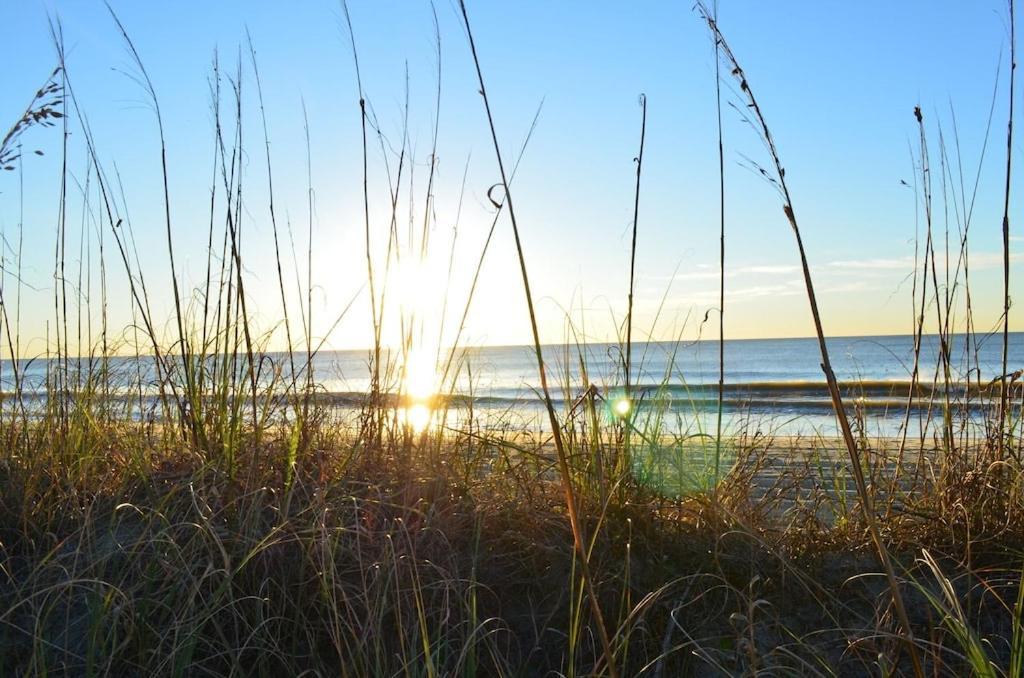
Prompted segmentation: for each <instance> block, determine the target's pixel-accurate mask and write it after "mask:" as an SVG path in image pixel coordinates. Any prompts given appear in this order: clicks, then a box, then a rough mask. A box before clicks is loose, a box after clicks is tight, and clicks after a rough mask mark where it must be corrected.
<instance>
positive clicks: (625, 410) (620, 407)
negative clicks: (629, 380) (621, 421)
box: [613, 398, 633, 417]
mask: <svg viewBox="0 0 1024 678" xmlns="http://www.w3.org/2000/svg"><path fill="white" fill-rule="evenodd" d="M613 407H614V408H615V414H617V415H619V416H620V417H624V416H626V415H627V414H629V411H630V410H631V409H632V407H633V406H632V404H631V403H630V402H629V398H619V399H618V400H616V401H615V404H614V405H613Z"/></svg>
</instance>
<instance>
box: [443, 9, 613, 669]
mask: <svg viewBox="0 0 1024 678" xmlns="http://www.w3.org/2000/svg"><path fill="white" fill-rule="evenodd" d="M459 8H460V10H461V11H462V19H463V24H464V26H465V27H466V37H467V38H468V39H469V49H470V52H471V53H472V56H473V65H474V67H475V68H476V74H477V80H478V82H479V83H480V96H481V97H482V98H483V101H484V111H485V112H486V114H487V124H488V126H489V127H490V131H491V140H492V142H493V144H494V155H495V158H496V160H497V163H498V171H499V172H500V174H501V185H502V188H503V189H504V199H503V201H502V202H503V204H507V205H508V217H509V221H510V222H511V224H512V235H513V237H514V238H515V243H516V254H517V256H518V259H519V270H520V272H521V274H522V278H523V291H524V292H525V294H526V307H527V310H528V312H529V316H530V331H531V333H532V334H533V347H534V352H535V354H536V358H537V371H538V373H539V376H540V387H541V393H542V395H543V398H544V407H545V409H546V410H547V414H548V420H549V422H550V424H551V433H552V438H553V439H554V441H555V454H556V455H557V457H558V471H559V475H560V476H561V480H562V489H563V491H564V492H565V503H566V509H567V511H568V513H569V523H570V526H571V527H572V534H573V541H574V542H575V545H576V550H577V552H578V553H579V559H580V570H581V572H582V574H583V585H584V587H585V588H586V589H587V596H588V597H589V599H590V606H591V613H592V614H593V615H594V619H595V621H596V624H597V631H598V635H599V638H600V640H601V648H602V652H603V653H604V659H605V664H606V668H607V670H608V674H609V675H610V676H612V678H615V677H616V676H617V675H618V671H617V669H616V667H615V653H614V652H613V651H612V647H611V641H610V640H609V637H608V627H607V626H606V625H605V622H604V615H603V614H602V612H601V604H600V601H599V600H598V596H597V590H596V583H595V582H594V578H593V573H592V572H591V571H590V558H589V553H588V551H587V547H586V543H587V540H586V538H585V537H584V535H583V526H582V525H581V524H580V520H579V516H578V515H577V510H578V504H577V502H576V492H575V490H574V489H573V481H572V474H571V473H570V471H569V462H568V456H567V453H566V450H565V448H564V445H563V442H562V433H561V427H560V425H559V423H558V415H557V414H555V406H554V403H553V402H552V400H551V392H550V390H549V389H548V378H547V369H546V368H545V366H544V353H543V351H542V349H541V342H540V333H539V331H538V330H537V315H536V313H535V312H534V308H533V295H532V294H531V292H530V278H529V275H528V274H527V272H526V257H525V255H524V253H523V246H522V241H521V240H520V237H519V225H518V223H517V222H516V217H515V208H514V207H513V203H512V193H511V189H510V186H509V181H508V175H507V174H506V173H505V164H504V161H503V160H502V156H501V145H500V144H499V143H498V133H497V130H496V129H495V126H494V116H493V115H492V114H491V103H490V100H489V99H488V98H487V87H486V85H485V84H484V75H483V70H482V69H481V66H480V59H479V57H478V56H477V51H476V44H475V43H474V41H473V31H472V29H471V28H470V23H469V13H468V10H467V9H466V2H465V0H459Z"/></svg>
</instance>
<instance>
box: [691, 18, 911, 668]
mask: <svg viewBox="0 0 1024 678" xmlns="http://www.w3.org/2000/svg"><path fill="white" fill-rule="evenodd" d="M698 7H699V9H700V12H701V15H702V17H703V18H704V20H705V22H706V23H707V25H708V28H709V29H710V30H711V32H712V34H713V35H714V36H715V40H716V42H718V44H719V45H720V47H721V56H723V57H724V58H725V60H726V64H727V65H728V66H729V68H730V70H731V73H732V75H733V77H734V78H735V79H736V81H737V83H738V84H739V87H740V91H741V92H742V95H743V96H744V97H745V98H746V100H747V104H748V109H749V111H750V114H751V116H752V117H751V120H752V122H753V123H754V124H755V129H756V130H757V131H758V132H759V134H760V135H761V138H762V140H763V141H764V143H765V146H766V148H767V150H768V153H769V155H770V156H771V162H772V166H773V169H774V176H773V177H770V180H771V181H772V183H773V185H775V186H776V187H777V188H778V190H779V192H780V194H781V197H782V200H783V204H782V208H783V212H785V214H786V219H787V221H788V222H789V225H790V227H791V228H792V230H793V235H794V237H795V238H796V246H797V250H798V252H799V254H800V266H801V269H802V271H803V278H804V286H805V288H806V290H807V300H808V302H809V303H810V307H811V315H812V316H813V318H814V330H815V334H816V335H817V339H818V347H819V349H820V351H821V369H822V371H823V372H824V373H825V381H826V383H827V384H828V390H829V395H830V396H831V399H832V409H833V410H834V411H835V414H836V418H837V419H838V421H839V427H840V429H841V431H842V435H843V442H844V443H845V445H846V450H847V452H848V453H849V458H850V467H851V471H852V472H853V478H854V482H855V483H856V487H857V495H858V497H859V498H860V501H861V507H862V509H863V513H864V520H865V523H866V524H867V527H868V530H869V532H870V534H871V540H872V541H873V542H874V545H875V548H876V550H877V551H878V555H879V558H880V559H881V561H882V566H883V567H884V568H885V573H886V577H887V578H888V581H889V588H890V590H891V593H892V597H893V604H894V605H895V607H896V613H897V616H898V617H899V621H900V624H901V626H902V631H901V632H902V634H903V637H904V639H905V641H906V642H905V645H906V647H907V651H908V653H909V655H910V659H911V662H912V664H913V668H914V674H915V675H916V676H918V678H923V676H924V669H923V668H922V665H921V660H920V658H919V657H918V652H917V647H916V645H915V644H914V635H913V633H914V632H913V629H912V628H911V625H910V619H909V617H908V616H907V611H906V607H905V605H904V603H903V595H902V594H901V592H900V587H899V582H898V580H897V578H896V572H895V569H894V568H893V565H892V562H891V560H890V558H889V552H888V550H887V549H886V547H885V544H884V543H883V542H882V537H881V533H880V531H879V529H878V524H877V516H876V514H875V509H874V498H873V496H872V494H871V492H870V491H869V490H868V487H867V483H866V482H865V480H864V469H863V465H862V464H863V461H862V459H861V454H860V451H859V450H858V448H857V443H856V441H855V440H854V437H853V431H852V429H851V428H850V422H849V419H848V418H847V415H846V409H845V407H844V405H843V397H842V394H841V393H840V391H839V384H838V383H837V381H836V376H835V373H834V372H833V371H832V362H831V360H829V354H828V345H827V344H826V342H825V330H824V328H823V327H822V323H821V315H820V313H819V311H818V302H817V299H816V298H815V294H814V282H813V281H812V279H811V269H810V264H809V263H808V260H807V254H806V253H805V251H804V244H803V239H802V238H801V236H800V226H799V224H798V223H797V218H796V211H795V209H794V208H793V200H792V198H791V197H790V193H789V186H788V185H787V183H786V171H785V169H784V168H783V166H782V161H781V159H780V158H779V154H778V151H777V150H776V146H775V141H774V139H773V137H772V134H771V130H770V129H769V127H768V123H767V122H766V120H765V118H764V115H763V114H762V112H761V107H760V105H759V104H758V101H757V98H756V97H755V96H754V92H753V90H752V89H751V88H750V84H749V82H748V81H747V77H746V74H745V73H744V72H743V69H742V68H741V67H740V63H739V61H738V60H737V59H736V57H735V55H734V54H733V52H732V50H731V49H730V48H729V44H728V43H727V42H726V40H725V38H724V36H723V35H722V33H721V31H720V30H719V27H718V24H717V22H716V21H715V19H714V16H713V14H712V13H711V12H709V11H708V9H707V7H706V6H705V5H704V4H703V3H698ZM765 176H769V175H765Z"/></svg>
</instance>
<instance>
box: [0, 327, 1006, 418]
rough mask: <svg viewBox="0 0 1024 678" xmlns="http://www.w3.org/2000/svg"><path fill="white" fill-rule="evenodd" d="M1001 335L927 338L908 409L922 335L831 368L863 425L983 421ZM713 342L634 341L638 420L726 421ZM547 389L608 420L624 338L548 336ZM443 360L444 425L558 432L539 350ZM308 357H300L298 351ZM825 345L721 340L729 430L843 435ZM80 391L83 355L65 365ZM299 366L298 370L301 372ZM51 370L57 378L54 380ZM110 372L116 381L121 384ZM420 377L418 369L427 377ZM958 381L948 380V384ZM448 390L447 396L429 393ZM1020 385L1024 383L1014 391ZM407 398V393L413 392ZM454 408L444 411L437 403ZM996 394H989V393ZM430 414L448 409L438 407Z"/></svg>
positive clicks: (345, 375) (393, 377)
mask: <svg viewBox="0 0 1024 678" xmlns="http://www.w3.org/2000/svg"><path fill="white" fill-rule="evenodd" d="M1001 339H1002V337H1001V335H999V334H992V335H987V336H980V335H979V336H977V337H971V339H970V341H968V337H967V336H966V335H956V336H953V337H951V341H950V350H949V355H950V370H949V375H948V377H947V375H946V374H945V370H944V369H941V368H940V367H939V366H940V365H941V361H940V360H939V354H940V345H939V338H938V337H937V336H935V335H926V336H924V337H923V339H922V345H921V352H920V361H919V364H920V371H919V374H918V377H917V379H916V384H917V385H916V387H915V401H914V404H913V406H912V407H911V408H910V413H909V416H908V413H907V412H908V408H907V402H908V395H909V392H910V386H911V379H912V373H913V365H914V338H913V336H909V335H905V336H875V337H835V338H831V339H829V340H828V347H829V352H830V355H831V358H832V363H833V369H834V371H835V374H836V377H837V379H838V380H839V382H840V384H841V388H842V391H843V394H844V396H845V398H846V405H847V408H848V411H849V412H850V414H851V415H856V416H857V417H858V421H859V422H860V423H859V425H861V426H863V427H864V428H865V429H866V432H868V433H870V434H876V435H895V434H897V433H899V432H900V431H901V428H902V427H903V426H904V425H906V426H907V428H908V431H910V432H911V433H915V434H916V433H919V432H921V431H922V430H926V429H928V428H929V427H930V426H932V425H933V424H934V422H935V421H937V420H941V416H942V411H943V407H944V406H945V404H946V402H947V398H948V402H949V404H950V406H951V409H952V410H953V411H955V412H956V413H957V416H958V417H959V419H960V420H961V421H962V422H967V423H974V424H980V422H981V421H982V419H983V414H984V411H985V407H986V406H985V404H984V402H985V401H986V399H985V398H982V397H979V395H983V394H985V393H986V392H988V393H991V392H992V386H991V382H992V380H993V379H995V378H996V377H998V376H999V374H1000V371H1001V369H1000V368H1001V355H1002V343H1001ZM718 351H719V346H718V342H717V341H714V340H705V341H696V342H683V341H680V342H644V343H636V344H634V346H633V357H632V364H633V369H632V375H631V379H630V395H631V398H630V403H631V408H630V409H631V412H630V417H631V421H632V423H633V425H634V426H637V427H638V428H639V427H645V428H651V427H657V428H658V429H659V430H660V431H664V432H673V433H701V432H713V431H714V430H715V425H716V417H717V398H718ZM543 354H544V358H545V362H546V364H547V366H548V378H549V382H550V386H551V391H552V396H553V398H554V400H555V405H556V407H557V408H558V411H559V413H560V414H561V415H562V417H563V419H564V418H569V417H572V416H576V415H577V414H578V412H579V408H578V407H575V408H574V405H578V401H579V399H580V398H581V396H583V395H584V393H586V392H587V389H588V387H590V386H592V387H593V390H592V392H593V393H596V394H597V398H598V402H600V403H601V404H602V409H603V410H604V413H605V415H606V416H608V417H615V416H617V414H616V412H615V409H616V408H617V407H619V406H621V405H622V401H623V399H624V398H625V393H624V389H625V380H624V378H623V356H622V349H621V347H620V346H619V345H618V344H600V343H595V344H587V345H584V346H576V345H547V346H544V347H543ZM370 356H371V354H370V352H369V351H326V352H321V353H319V354H318V355H317V356H316V358H315V359H314V361H313V374H314V381H315V382H316V384H317V385H318V393H319V394H320V396H319V397H321V398H323V399H324V401H326V402H329V403H331V404H333V406H335V407H337V408H339V409H349V410H353V409H355V408H356V407H358V405H359V404H360V403H361V402H362V401H363V399H364V396H365V394H366V392H367V391H368V389H369V386H370V368H369V365H370ZM265 358H266V360H264V361H262V367H261V374H260V379H261V381H262V382H263V383H268V382H269V380H270V379H272V378H273V376H274V375H275V374H280V372H281V371H284V372H287V369H288V368H287V365H288V363H289V361H288V359H287V355H286V354H282V353H271V354H267V355H266V356H265ZM435 358H436V356H435V355H431V356H428V357H422V356H417V357H416V358H415V359H414V360H415V361H416V362H417V363H418V364H416V365H410V371H413V370H414V369H415V371H416V372H417V373H419V374H421V375H422V374H423V373H424V372H426V373H427V374H428V376H427V378H426V381H427V382H430V383H429V386H428V387H426V388H424V389H420V391H418V392H417V393H416V394H414V397H412V398H411V400H412V401H422V402H424V403H428V404H429V405H430V407H432V408H434V409H437V410H441V409H443V410H444V411H445V412H446V415H445V416H446V419H445V423H446V424H447V425H449V426H452V427H455V426H458V425H459V422H462V421H465V419H467V418H469V417H472V419H473V421H474V423H475V424H476V425H479V426H482V427H501V428H505V429H507V428H515V429H524V430H542V429H545V428H547V427H549V424H548V420H547V417H546V415H545V411H544V409H543V405H542V401H541V399H540V396H539V388H538V387H539V379H538V373H537V363H536V356H535V353H534V349H533V347H531V346H498V347H482V348H468V349H461V350H459V351H457V352H456V353H455V355H454V356H453V359H452V362H451V365H449V366H448V370H447V374H448V377H447V378H446V379H445V380H444V384H445V385H444V386H443V387H442V386H441V385H440V382H441V377H440V375H442V374H444V373H445V371H446V370H445V363H446V362H447V355H446V354H442V355H441V357H440V359H439V360H438V361H437V362H436V364H435ZM295 359H296V361H297V363H298V364H299V365H300V366H301V364H303V363H304V359H305V354H304V353H303V354H301V355H300V354H296V356H295ZM144 361H145V363H146V368H145V369H144V370H142V371H141V372H142V375H143V376H142V381H143V382H144V383H143V389H142V390H143V392H144V393H148V394H153V393H155V391H156V386H155V378H154V377H155V372H154V370H153V369H152V360H151V359H144ZM820 362H821V360H820V353H819V349H818V343H817V340H816V339H813V338H802V339H745V340H727V341H726V342H725V385H724V398H723V419H724V429H725V431H726V432H727V433H740V432H746V433H755V432H758V431H760V432H762V433H777V434H786V435H796V434H800V435H812V434H820V435H836V433H837V427H836V422H835V417H834V415H833V412H832V404H831V401H830V399H829V395H828V391H827V389H826V385H825V378H824V373H823V372H822V369H821V366H820ZM388 363H389V364H390V366H391V367H390V369H386V370H385V371H384V377H383V379H382V383H383V384H384V386H385V388H388V389H389V390H392V391H398V390H399V384H400V383H401V378H400V375H401V366H402V364H403V361H402V358H401V356H400V355H399V354H397V353H395V354H392V355H391V357H390V358H388ZM68 365H69V366H68V369H69V373H70V377H69V380H70V382H71V384H72V386H74V384H75V379H76V374H77V372H76V371H77V370H78V369H79V368H81V369H85V368H84V367H83V362H82V361H79V360H77V359H75V358H72V359H70V361H69V363H68ZM110 366H111V371H112V372H114V373H115V374H121V375H125V376H124V377H123V379H122V381H123V383H129V382H132V385H131V387H130V388H127V391H128V392H130V391H132V390H133V389H134V391H138V385H137V382H138V379H132V378H131V377H130V375H133V374H139V372H140V371H139V369H138V366H137V365H136V363H135V362H134V359H132V358H117V359H113V360H112V361H111V363H110ZM300 368H301V367H300ZM1021 368H1024V333H1012V334H1011V335H1010V342H1009V360H1008V371H1009V372H1011V373H1012V372H1014V371H1016V370H1019V369H1021ZM55 369H56V363H55V362H51V361H47V360H45V359H37V360H33V361H22V362H21V364H20V378H21V382H22V389H23V392H25V393H27V394H29V395H30V397H33V398H37V399H38V398H41V397H43V396H44V395H45V393H46V381H47V379H48V378H52V375H53V374H54V370H55ZM48 375H49V376H48ZM116 381H117V380H116V378H115V383H116ZM421 381H422V378H421ZM947 383H948V384H950V387H949V389H948V390H947V389H946V388H945V385H946V384H947ZM0 385H2V388H3V390H4V392H5V393H9V392H10V391H12V390H13V388H14V383H13V370H12V364H11V362H10V361H3V362H2V364H0ZM433 392H440V393H441V394H443V397H438V396H436V395H434V396H428V395H427V394H429V393H433ZM1014 393H1015V394H1016V390H1015V391H1014ZM403 402H409V400H405V401H403ZM441 402H444V403H447V406H446V407H443V408H442V407H440V406H439V403H441ZM988 402H991V399H988ZM434 416H435V417H437V416H439V415H434Z"/></svg>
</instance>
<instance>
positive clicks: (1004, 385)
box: [997, 0, 1017, 460]
mask: <svg viewBox="0 0 1024 678" xmlns="http://www.w3.org/2000/svg"><path fill="white" fill-rule="evenodd" d="M1008 9H1009V13H1010V93H1009V94H1010V95H1009V115H1008V118H1007V121H1006V184H1005V190H1004V191H1003V359H1002V373H1001V375H1000V377H999V383H1000V386H999V426H998V429H997V435H998V436H999V441H998V443H997V450H998V455H997V458H998V459H1000V460H1002V459H1003V453H1004V446H1005V430H1004V429H1005V428H1006V409H1007V395H1008V390H1009V386H1008V379H1009V376H1008V375H1007V373H1006V372H1007V361H1008V359H1009V351H1010V175H1011V170H1012V168H1013V103H1014V102H1013V93H1014V84H1015V82H1016V75H1017V33H1016V24H1015V15H1014V2H1013V0H1009V6H1008Z"/></svg>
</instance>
